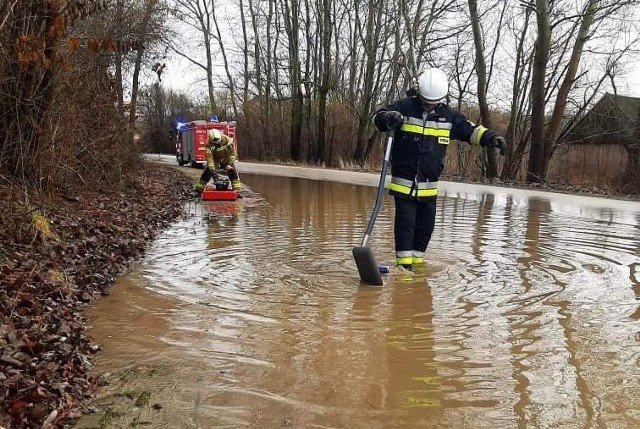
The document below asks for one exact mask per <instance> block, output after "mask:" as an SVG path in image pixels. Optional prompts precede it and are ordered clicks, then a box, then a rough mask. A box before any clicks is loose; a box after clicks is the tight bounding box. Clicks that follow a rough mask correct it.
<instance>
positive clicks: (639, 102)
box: [563, 93, 640, 144]
mask: <svg viewBox="0 0 640 429" xmlns="http://www.w3.org/2000/svg"><path fill="white" fill-rule="evenodd" d="M639 112H640V98H639V97H629V96H625V95H617V94H610V93H606V94H605V95H603V96H602V98H601V99H600V100H598V102H597V103H596V104H595V105H594V106H593V107H592V108H591V110H589V111H588V112H587V113H586V114H585V115H584V116H583V117H582V118H580V119H579V120H578V121H577V122H576V123H574V124H573V126H572V127H571V129H570V130H569V131H568V132H567V133H566V135H565V136H564V138H563V140H565V141H567V142H569V143H596V144H597V143H617V144H619V143H625V142H626V141H627V140H628V139H632V138H634V136H635V134H636V129H637V122H638V114H639Z"/></svg>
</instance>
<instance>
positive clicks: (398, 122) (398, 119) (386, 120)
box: [380, 110, 404, 131]
mask: <svg viewBox="0 0 640 429" xmlns="http://www.w3.org/2000/svg"><path fill="white" fill-rule="evenodd" d="M380 115H382V123H383V124H384V126H385V128H386V129H387V130H388V131H393V130H395V129H398V128H400V127H401V126H402V123H403V122H404V117H403V116H402V113H400V112H397V111H395V110H390V111H388V112H381V113H380Z"/></svg>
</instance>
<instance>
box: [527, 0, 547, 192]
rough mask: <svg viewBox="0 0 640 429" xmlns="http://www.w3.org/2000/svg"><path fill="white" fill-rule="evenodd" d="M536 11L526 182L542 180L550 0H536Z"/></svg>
mask: <svg viewBox="0 0 640 429" xmlns="http://www.w3.org/2000/svg"><path fill="white" fill-rule="evenodd" d="M536 15H537V26H538V37H537V39H536V43H535V49H536V53H535V56H534V59H533V77H532V79H531V150H530V151H529V165H528V168H527V182H530V183H531V182H540V181H542V180H543V161H544V123H545V117H544V113H545V112H544V111H545V76H546V71H547V62H548V60H549V50H550V46H551V24H550V23H549V0H536Z"/></svg>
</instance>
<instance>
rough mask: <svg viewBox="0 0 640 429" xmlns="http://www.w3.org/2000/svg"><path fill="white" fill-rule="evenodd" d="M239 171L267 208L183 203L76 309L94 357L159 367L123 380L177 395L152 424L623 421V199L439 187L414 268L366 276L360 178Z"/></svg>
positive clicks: (628, 381)
mask: <svg viewBox="0 0 640 429" xmlns="http://www.w3.org/2000/svg"><path fill="white" fill-rule="evenodd" d="M243 180H244V181H245V182H246V183H247V184H248V185H249V186H250V187H251V188H252V189H254V190H255V191H257V192H259V193H261V194H262V195H264V196H265V198H266V200H267V201H268V204H257V205H252V204H251V202H250V201H248V202H240V203H238V204H239V205H237V206H229V207H227V208H219V207H218V208H215V207H207V206H204V205H201V204H195V203H194V204H193V205H191V206H189V207H188V210H187V212H188V215H187V216H186V217H185V219H183V220H182V221H181V222H179V223H178V224H177V225H176V226H175V227H174V228H172V229H171V230H169V231H167V232H166V233H164V234H163V235H162V236H161V237H160V239H159V240H158V241H157V242H156V243H155V245H154V246H153V247H152V248H151V249H150V250H149V253H148V258H147V259H146V261H145V262H144V264H142V266H141V267H140V268H139V270H137V271H134V272H133V273H131V275H130V276H129V277H127V278H124V279H123V280H122V283H123V284H125V285H129V286H127V287H122V286H118V287H116V288H114V290H113V293H112V295H111V296H110V297H107V298H105V300H104V301H103V302H102V303H100V304H99V305H98V307H97V308H96V309H95V310H94V311H93V317H94V320H95V328H94V329H93V331H92V335H93V336H94V337H95V338H96V339H97V340H98V341H100V342H101V343H102V345H103V348H104V351H103V353H101V354H100V355H99V358H98V362H97V363H98V370H103V371H116V370H118V369H121V368H122V367H123V366H126V364H125V362H127V360H129V361H132V362H135V364H147V363H149V362H151V361H153V358H155V359H157V358H158V356H162V360H163V362H164V363H165V364H166V365H168V366H169V367H170V368H172V370H171V371H167V373H166V374H165V375H163V376H162V377H161V378H160V379H154V380H143V381H141V383H142V382H146V383H151V389H153V387H154V386H166V385H172V386H174V392H175V391H179V392H180V394H175V393H174V394H169V393H167V392H166V390H162V391H161V392H160V393H156V394H157V395H158V400H159V401H164V402H163V406H164V409H165V410H167V411H166V412H163V413H162V414H160V413H159V414H158V415H157V416H156V417H149V418H155V419H156V420H154V422H155V423H156V426H157V427H163V426H162V425H164V426H165V427H281V426H292V427H301V428H302V427H349V428H387V427H403V428H413V427H415V428H423V427H474V428H477V427H486V428H495V427H521V428H548V427H570V428H574V427H575V428H584V427H594V428H595V427H615V428H635V427H639V426H640V415H638V410H639V409H640V399H639V398H640V379H639V377H638V375H639V374H640V370H639V369H640V368H639V366H640V362H639V359H640V347H639V344H638V340H639V339H640V338H639V337H638V331H639V330H638V318H639V316H638V315H639V313H640V311H639V310H638V297H640V283H639V281H640V279H639V278H638V277H639V276H640V274H639V272H638V270H639V269H640V268H639V267H640V261H639V260H638V253H639V252H638V251H639V250H640V233H639V230H638V224H639V220H640V217H639V215H638V213H636V212H629V211H625V210H618V209H615V208H606V207H602V206H601V205H600V206H595V207H592V206H589V205H583V206H580V205H576V203H575V202H574V203H571V202H567V201H565V199H564V198H561V199H560V200H554V199H545V198H525V197H523V196H521V195H518V194H517V193H513V192H510V193H508V194H505V193H501V192H500V190H496V192H485V193H470V192H465V191H458V192H456V193H452V192H449V191H447V192H443V195H442V197H441V198H440V199H439V202H438V214H437V220H436V222H437V224H436V230H435V232H434V235H433V238H432V242H431V244H430V247H429V249H428V250H427V259H428V263H427V264H426V266H425V267H423V268H421V269H419V270H417V272H416V273H415V274H411V275H408V274H406V273H405V274H402V273H400V272H398V271H396V270H392V272H391V273H390V275H389V276H388V278H387V280H386V284H385V286H384V287H382V288H369V287H363V286H361V285H359V278H358V274H357V270H356V268H355V263H354V262H353V259H352V256H351V248H352V247H353V246H354V245H358V243H359V241H360V239H361V238H362V234H363V232H364V230H365V228H366V223H367V221H368V216H369V212H370V210H371V206H372V204H373V200H374V198H375V194H374V193H375V190H374V189H372V188H367V187H353V186H350V185H346V184H341V183H330V182H319V181H309V180H304V179H296V178H279V177H269V176H266V177H258V176H251V175H248V174H245V175H244V176H243ZM391 207H392V202H391V200H390V199H389V197H388V196H387V197H385V205H384V207H383V210H382V211H381V213H380V216H379V221H378V222H377V224H376V227H375V229H374V233H373V236H372V239H371V240H370V242H369V245H370V246H371V247H372V248H373V249H374V252H375V254H376V258H377V259H378V260H379V261H381V262H387V261H393V257H394V255H393V237H392V230H393V227H392V212H391ZM132 284H136V285H138V287H139V293H140V296H147V295H149V294H153V293H155V294H159V296H162V297H163V298H162V299H163V300H162V301H161V302H162V303H163V304H162V307H161V308H160V307H158V305H157V304H155V305H154V304H153V303H154V302H155V301H154V300H152V299H148V298H145V299H132V298H131V297H130V295H131V294H135V293H136V288H135V287H134V286H132ZM125 293H126V299H125V298H124V297H123V294H125ZM114 302H117V305H114ZM147 302H148V306H146V307H145V303H147ZM168 303H172V304H171V305H169V304H168ZM132 305H135V306H134V307H131V306H132ZM167 306H170V307H171V308H173V310H167ZM147 313H149V314H153V315H154V317H140V316H138V317H136V315H140V314H147ZM157 318H161V319H162V320H163V322H162V323H159V322H157V321H156V319H157ZM147 320H148V321H149V323H153V324H154V325H153V328H154V329H150V327H149V329H146V327H145V326H144V325H145V324H146V323H147ZM131 326H135V327H136V328H137V329H138V330H136V329H129V330H127V332H131V334H128V335H127V336H126V343H127V344H126V346H123V345H122V344H121V343H119V342H118V337H117V336H114V335H113V332H114V331H118V330H119V329H125V330H126V327H131ZM136 332H140V335H139V337H136V335H135V333H136ZM142 333H144V335H143V334H142ZM110 335H111V337H109V336H110ZM149 337H152V338H153V341H150V340H149ZM127 350H131V352H129V353H127ZM133 350H135V352H133ZM154 351H158V353H157V354H154ZM160 351H161V352H160ZM152 357H153V358H152ZM163 392H164V393H163ZM171 411H173V413H172V412H171Z"/></svg>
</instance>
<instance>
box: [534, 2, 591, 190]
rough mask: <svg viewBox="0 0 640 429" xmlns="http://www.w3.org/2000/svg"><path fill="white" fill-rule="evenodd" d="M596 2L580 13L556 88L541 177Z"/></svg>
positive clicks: (545, 169)
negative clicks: (573, 37) (556, 93)
mask: <svg viewBox="0 0 640 429" xmlns="http://www.w3.org/2000/svg"><path fill="white" fill-rule="evenodd" d="M598 3H600V0H589V3H588V4H587V6H586V8H585V11H584V13H583V15H582V22H581V23H580V29H579V30H578V34H577V36H576V41H575V44H574V45H573V49H572V51H571V57H570V58H569V63H568V64H567V71H566V73H565V75H564V79H563V80H562V84H561V85H560V89H559V90H558V95H557V96H556V102H555V105H554V108H553V113H552V115H551V120H550V121H549V124H548V125H547V129H546V132H545V136H544V147H543V152H542V165H541V170H540V171H541V176H542V178H543V179H544V178H546V177H547V170H548V168H549V162H550V161H551V156H552V155H553V152H554V150H555V144H556V139H557V137H558V133H559V131H560V128H561V126H562V118H563V117H564V113H565V110H566V106H567V98H568V97H569V92H570V91H571V88H572V87H573V84H574V80H575V78H576V73H577V72H578V66H579V64H580V58H581V57H582V51H583V49H584V45H585V43H586V42H587V40H588V39H589V31H590V28H591V24H592V23H593V20H594V14H595V11H596V7H597V5H598Z"/></svg>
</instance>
